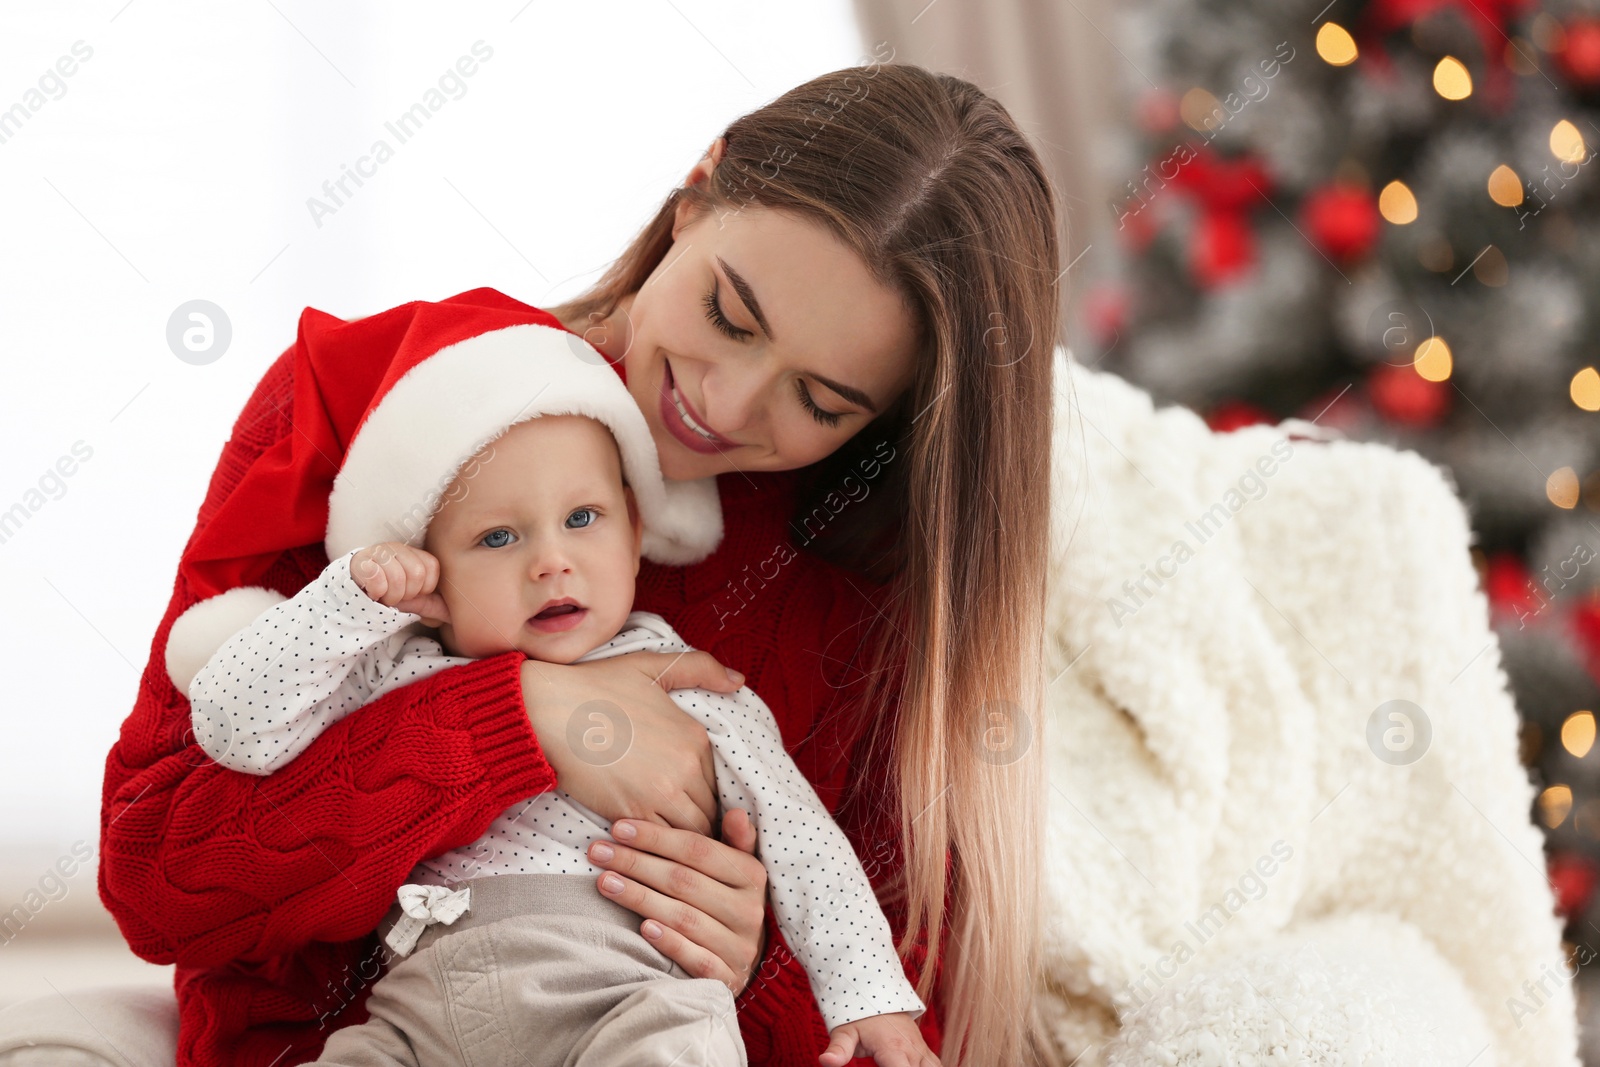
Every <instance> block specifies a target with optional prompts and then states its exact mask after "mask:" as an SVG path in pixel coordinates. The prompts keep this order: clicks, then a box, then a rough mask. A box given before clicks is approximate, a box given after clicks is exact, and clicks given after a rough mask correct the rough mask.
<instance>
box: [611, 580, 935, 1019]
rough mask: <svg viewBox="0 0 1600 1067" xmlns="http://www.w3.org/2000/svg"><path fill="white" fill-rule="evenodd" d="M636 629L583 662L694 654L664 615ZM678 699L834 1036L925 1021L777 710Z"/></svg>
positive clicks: (741, 693) (872, 897)
mask: <svg viewBox="0 0 1600 1067" xmlns="http://www.w3.org/2000/svg"><path fill="white" fill-rule="evenodd" d="M627 627H628V628H627V629H625V630H623V632H622V633H620V634H618V635H617V636H616V638H615V639H613V640H612V641H610V642H608V643H607V644H605V645H603V646H601V647H600V648H599V649H596V650H595V651H593V652H590V653H588V654H587V655H585V656H583V657H582V659H585V660H587V659H591V658H594V659H598V658H600V656H601V655H602V654H604V655H607V656H620V655H623V654H625V653H628V652H639V651H649V652H687V651H690V646H689V645H687V644H685V643H684V641H683V639H682V638H681V637H679V636H678V634H677V632H676V631H674V630H673V629H672V627H671V626H669V625H668V624H667V622H666V620H665V619H663V618H662V617H661V616H659V615H656V614H653V613H651V612H644V611H636V612H634V613H633V614H631V615H629V616H628V622H627ZM670 695H671V697H672V698H673V700H674V701H675V702H676V703H677V704H678V706H679V707H681V708H683V710H684V711H686V712H688V713H689V714H690V715H693V716H694V717H695V718H696V719H698V720H699V721H700V723H701V724H702V725H703V726H705V728H706V733H707V734H708V735H709V736H710V739H711V751H712V756H713V762H714V763H715V765H716V774H717V799H718V803H719V805H720V807H721V809H722V810H724V811H725V810H727V809H730V808H743V809H744V810H745V811H746V812H748V813H749V814H750V817H751V822H752V823H753V824H754V825H755V828H756V855H758V856H759V857H760V858H761V862H762V865H763V866H765V867H766V869H767V883H768V886H769V893H770V895H771V899H772V912H773V916H774V918H776V920H777V923H778V927H779V929H781V930H782V931H783V936H784V939H785V940H786V941H788V943H789V947H790V948H791V949H793V950H794V954H795V956H796V957H797V958H798V959H799V960H800V964H801V966H803V967H804V968H805V969H806V976H807V977H808V978H809V979H810V981H811V991H812V992H813V993H814V994H815V995H816V998H817V1005H818V1007H820V1008H821V1010H822V1018H823V1022H824V1023H826V1024H827V1027H828V1029H829V1030H832V1029H833V1028H834V1027H836V1026H841V1025H843V1024H844V1023H847V1022H854V1021H855V1020H857V1019H864V1018H866V1017H868V1016H870V1015H882V1014H884V1013H887V1012H897V1011H904V1012H909V1013H911V1016H912V1018H916V1017H918V1016H920V1015H921V1014H922V1013H923V1011H924V1010H925V1005H924V1004H923V1003H922V1000H921V998H920V997H918V996H917V994H916V990H915V989H914V988H913V987H912V985H911V983H910V982H909V981H908V980H907V979H906V976H905V970H904V968H903V967H902V965H901V963H900V959H899V957H898V956H897V955H896V954H895V950H894V935H893V933H892V931H890V929H889V922H888V920H887V919H885V918H884V917H883V912H882V910H881V909H880V908H879V907H878V898H877V895H876V894H875V893H874V892H873V890H872V883H871V882H870V881H869V880H868V879H867V873H866V870H865V869H864V868H863V867H862V866H861V861H860V859H859V858H857V856H856V854H855V850H854V849H853V848H851V846H850V839H849V838H847V837H845V835H844V831H843V830H841V829H839V825H838V823H836V822H834V820H833V816H831V815H830V814H828V809H827V808H826V807H825V806H824V805H823V803H822V800H821V799H820V798H819V797H818V796H817V792H816V790H815V789H813V788H812V787H811V783H810V782H809V781H807V780H806V776H805V775H804V774H802V773H800V768H799V767H797V766H796V765H795V762H794V760H793V759H792V758H790V756H789V753H788V750H787V749H785V748H784V747H783V737H782V735H781V734H780V733H779V731H778V722H777V720H776V719H775V718H773V715H772V709H770V708H768V707H767V705H766V703H765V702H764V701H763V700H762V699H761V698H760V697H758V696H756V694H755V693H754V692H753V691H752V690H751V689H750V688H749V687H748V686H740V687H739V688H738V689H737V690H735V691H734V692H733V693H717V692H713V691H712V690H709V689H674V690H671V692H670Z"/></svg>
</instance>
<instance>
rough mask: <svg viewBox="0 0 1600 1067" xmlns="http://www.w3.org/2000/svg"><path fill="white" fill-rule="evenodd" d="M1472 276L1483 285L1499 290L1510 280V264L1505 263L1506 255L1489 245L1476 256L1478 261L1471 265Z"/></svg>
mask: <svg viewBox="0 0 1600 1067" xmlns="http://www.w3.org/2000/svg"><path fill="white" fill-rule="evenodd" d="M1472 276H1473V277H1474V278H1476V279H1478V281H1480V282H1482V283H1483V284H1484V285H1488V286H1493V287H1495V288H1499V287H1500V286H1502V285H1504V284H1505V283H1506V282H1508V281H1510V280H1511V264H1509V263H1507V262H1506V254H1505V253H1504V252H1502V251H1500V250H1499V249H1498V248H1496V247H1495V246H1494V245H1490V246H1489V247H1487V248H1485V249H1484V250H1483V251H1482V252H1480V253H1479V254H1478V259H1477V261H1476V262H1475V263H1473V264H1472Z"/></svg>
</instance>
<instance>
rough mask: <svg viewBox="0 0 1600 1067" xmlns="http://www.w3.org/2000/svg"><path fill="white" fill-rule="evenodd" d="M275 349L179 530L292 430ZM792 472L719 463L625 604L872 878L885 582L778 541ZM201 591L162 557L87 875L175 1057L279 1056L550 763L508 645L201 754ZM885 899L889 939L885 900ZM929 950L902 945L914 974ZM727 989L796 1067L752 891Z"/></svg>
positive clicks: (344, 1015)
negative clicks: (730, 689)
mask: <svg viewBox="0 0 1600 1067" xmlns="http://www.w3.org/2000/svg"><path fill="white" fill-rule="evenodd" d="M474 298H475V299H480V300H482V299H492V300H494V301H496V302H497V303H498V302H505V303H506V304H508V305H514V306H519V307H526V306H527V305H519V304H517V302H515V301H512V300H511V299H510V298H509V297H505V296H504V295H503V294H500V293H495V292H493V291H492V290H474V291H473V292H472V293H467V294H461V296H459V297H453V298H451V299H452V301H459V300H463V299H474ZM530 310H532V309H530ZM307 314H308V315H309V314H313V312H311V311H310V309H308V312H307ZM302 327H303V328H302V337H301V340H300V341H297V344H302V343H304V338H305V331H304V322H303V323H302ZM386 328H388V327H386V326H384V325H383V323H382V316H375V317H372V318H369V319H361V320H356V321H354V322H351V323H349V324H348V325H346V326H343V327H336V329H337V330H338V331H341V332H343V331H348V336H349V339H350V342H351V344H364V345H369V346H370V345H371V343H372V338H371V337H370V336H367V335H366V333H367V331H369V330H378V329H386ZM319 343H322V344H326V343H327V340H326V337H324V338H323V339H322V340H321V341H320V342H319ZM294 354H295V349H294V347H291V348H290V349H289V350H288V351H287V352H285V353H284V354H283V356H281V357H280V358H279V359H278V360H277V361H276V362H274V363H273V364H272V366H271V367H270V368H269V369H268V370H267V372H266V374H265V375H264V376H263V378H262V380H261V382H260V384H259V385H258V386H257V387H256V390H255V392H254V393H253V394H252V396H251V397H250V400H249V402H248V403H247V404H246V405H245V408H244V411H243V412H242V413H241V414H240V416H239V418H238V420H237V422H236V423H235V425H234V428H233V434H232V436H231V438H230V439H229V441H228V442H227V444H226V445H225V446H224V447H223V450H222V456H221V459H220V461H219V462H218V464H217V468H216V471H215V473H214V474H213V476H212V479H211V484H210V487H209V489H208V490H207V493H206V498H205V501H204V503H203V504H202V505H201V508H200V513H199V518H198V521H197V523H196V531H197V532H198V531H199V530H200V529H201V528H203V527H204V525H205V524H206V522H207V521H208V519H209V518H210V517H211V516H212V515H214V514H215V513H216V512H217V510H218V508H219V507H220V506H221V504H222V502H223V501H224V500H226V498H227V497H228V494H229V493H230V492H231V491H232V489H233V487H234V486H235V485H237V484H238V482H239V480H240V478H241V477H242V476H243V473H244V471H246V470H247V469H248V468H249V467H250V465H251V464H252V462H254V461H256V460H257V459H258V458H259V457H261V456H262V455H263V453H265V452H267V451H268V450H269V449H270V448H271V446H272V445H273V444H274V442H277V441H280V440H281V439H282V438H284V437H285V436H286V435H288V434H290V433H291V432H294V431H293V430H292V429H291V425H290V418H289V414H288V413H289V412H290V411H291V410H292V397H293V392H294V382H293V380H292V379H293V373H292V372H293V366H294V360H293V358H292V357H293V356H294ZM796 481H797V478H796V472H779V473H754V474H728V475H722V476H720V477H719V478H718V487H719V490H720V493H721V498H722V507H723V518H724V524H725V529H726V533H725V536H724V539H723V542H722V543H721V545H719V546H718V548H717V550H716V552H715V553H714V554H713V555H712V556H711V557H710V558H709V559H707V560H705V561H703V562H701V563H699V564H695V565H693V566H689V567H667V566H660V565H656V564H653V563H651V562H649V561H645V562H644V564H643V566H642V567H641V569H640V573H639V583H638V593H637V597H636V600H635V607H637V608H638V609H640V610H643V611H653V612H657V613H658V614H660V615H661V616H663V617H664V618H665V619H666V620H667V621H668V622H670V623H671V624H672V626H673V627H674V628H676V629H677V631H678V632H679V633H680V634H681V635H682V636H683V638H684V640H685V641H687V642H688V643H689V644H691V645H693V646H695V647H697V648H702V649H706V650H708V651H710V652H711V653H712V654H714V655H715V656H716V657H717V658H718V659H719V660H721V661H722V662H723V663H725V664H727V665H729V666H732V667H733V668H735V669H737V670H739V671H742V672H744V674H745V678H746V684H748V685H749V686H750V687H751V688H752V689H753V690H754V691H755V692H756V693H758V694H759V695H760V696H761V698H762V699H763V700H765V701H766V702H767V704H768V705H770V706H771V708H772V711H773V714H774V715H775V716H776V717H777V721H778V725H779V727H780V729H781V730H782V732H783V737H784V742H785V746H786V747H787V748H788V750H789V752H790V754H791V755H792V756H793V757H794V760H795V762H796V763H797V764H798V765H799V767H800V769H801V771H802V772H803V773H804V774H805V775H806V776H807V778H809V779H810V781H811V783H812V785H813V786H815V788H816V790H817V793H818V794H819V796H820V797H821V798H822V800H823V802H824V803H825V804H826V805H827V806H828V807H829V809H830V810H831V811H833V812H834V813H835V816H836V817H837V818H838V819H839V822H840V825H841V826H842V827H843V829H844V830H845V833H846V834H847V835H848V836H849V837H850V840H851V842H852V844H853V845H854V846H855V848H856V851H857V854H858V855H859V856H860V857H861V860H862V863H863V864H864V865H865V866H866V868H867V871H868V873H869V874H870V875H871V876H872V878H873V881H874V883H876V884H878V885H880V887H881V886H882V885H883V884H884V882H885V881H886V879H887V877H888V876H889V875H890V874H891V873H892V872H894V871H895V870H897V869H898V867H899V864H900V852H899V849H898V833H899V831H898V828H897V827H896V826H895V825H894V823H893V822H892V820H890V819H888V818H886V812H888V811H889V810H890V805H888V804H887V800H888V797H887V795H886V794H885V793H884V792H883V788H884V787H883V783H886V782H887V781H888V776H887V774H886V773H885V769H884V767H883V765H882V757H881V753H878V752H868V751H867V750H866V746H865V744H863V743H861V738H862V737H863V736H864V734H863V731H862V727H863V725H864V723H865V721H866V720H865V718H864V716H863V715H862V713H861V709H860V708H859V707H858V705H857V702H856V699H857V694H858V690H859V683H860V681H861V667H862V662H863V660H862V656H863V650H862V646H863V644H864V640H863V638H864V634H865V633H866V628H867V624H868V622H869V621H870V620H871V619H872V617H873V616H874V614H875V608H874V603H873V602H874V601H879V602H880V603H881V602H882V601H883V599H885V598H886V596H887V591H886V590H885V589H883V588H880V587H877V586H874V585H872V584H871V583H870V582H869V581H867V580H866V579H865V578H863V577H862V576H860V575H857V574H852V573H848V572H845V571H843V570H840V569H839V568H836V567H833V566H831V565H829V564H827V563H825V562H823V561H822V560H820V559H818V558H816V557H815V556H813V555H811V554H810V553H808V552H806V551H804V550H800V549H793V548H782V547H780V546H785V545H790V544H792V542H791V541H790V539H789V535H788V527H787V523H788V519H789V516H790V514H791V512H792V508H793V502H794V495H795V486H796ZM791 555H792V558H790V557H791ZM784 561H786V562H784ZM326 565H327V557H326V556H325V555H324V553H323V551H322V546H321V545H320V544H312V545H306V546H304V547H302V548H299V549H295V550H292V551H289V552H285V553H283V554H282V555H281V556H280V557H279V558H278V559H277V560H276V562H275V563H274V564H273V566H272V568H271V569H270V570H269V571H268V572H267V573H266V574H265V575H264V576H263V577H262V579H261V581H260V583H259V584H262V585H265V586H269V587H271V588H275V589H278V590H280V591H282V592H284V593H286V594H289V593H292V592H293V591H295V590H297V589H299V588H300V587H302V586H303V585H305V584H306V583H307V582H309V581H311V579H313V578H314V577H316V575H317V574H319V573H320V572H321V571H322V569H323V567H325V566H326ZM196 599H198V598H197V597H196V596H195V594H194V593H192V592H191V591H190V590H189V589H188V588H187V584H186V583H185V582H184V581H183V580H182V578H181V576H180V579H179V581H178V582H177V583H176V586H175V588H174V593H173V598H172V601H171V603H170V604H169V605H168V608H167V612H166V615H165V617H164V618H163V619H162V621H161V624H160V626H159V627H158V628H157V630H156V635H155V639H154V641H153V643H152V648H151V655H150V660H149V663H148V664H147V665H146V667H145V671H144V675H143V677H142V678H141V681H140V686H139V695H138V700H137V703H136V704H135V706H134V709H133V712H132V714H131V715H129V716H128V718H127V720H126V721H125V722H124V723H123V726H122V730H121V734H120V737H119V739H118V741H117V743H116V744H115V745H114V746H113V747H112V749H111V752H110V754H109V755H108V757H107V759H106V773H105V787H104V795H103V804H102V812H101V834H100V836H101V840H100V846H101V851H100V866H99V890H100V897H101V900H102V901H104V903H105V905H106V907H107V909H108V910H110V912H111V914H112V915H113V916H114V917H115V918H116V921H117V924H118V926H119V927H120V928H121V930H122V933H123V936H124V937H125V938H126V939H127V941H128V944H129V945H130V946H131V947H132V949H133V951H134V952H135V953H137V954H138V955H139V956H141V957H143V958H144V959H146V960H149V961H151V962H153V963H163V964H164V963H175V964H176V965H177V969H176V978H175V985H176V988H177V995H178V1006H179V1020H180V1022H179V1041H178V1067H191V1065H192V1067H202V1065H203V1067H212V1065H218V1067H221V1065H228V1067H288V1065H292V1064H298V1063H304V1062H306V1061H308V1060H312V1059H315V1058H316V1056H317V1055H318V1053H319V1052H320V1050H321V1048H322V1045H323V1042H324V1041H326V1039H327V1037H328V1035H329V1034H330V1033H332V1032H333V1031H334V1030H336V1029H338V1028H340V1027H343V1026H348V1025H351V1024H354V1023H359V1022H363V1021H365V1020H366V1018H367V1012H366V1000H367V996H368V994H369V992H370V989H371V986H372V983H373V982H374V981H375V980H376V979H377V977H378V976H379V974H380V971H379V969H378V966H377V963H378V961H379V959H380V958H381V954H380V951H379V945H378V939H377V937H376V935H375V933H374V932H373V931H374V930H375V928H376V926H377V924H378V922H379V920H380V919H381V918H382V917H383V915H384V913H385V912H386V911H387V910H388V908H389V906H390V905H391V904H392V903H393V901H394V893H395V889H396V888H397V887H399V886H400V885H401V884H402V883H403V882H404V881H405V880H406V876H407V874H408V873H409V872H410V870H411V868H412V867H413V866H414V865H415V864H416V862H417V861H418V860H421V859H424V858H426V857H429V856H433V855H436V854H438V853H440V852H443V851H446V850H448V849H451V848H456V847H459V846H462V845H465V844H468V843H470V842H471V841H473V840H475V839H477V837H479V836H480V835H481V834H482V833H483V832H484V831H485V830H486V829H487V828H488V826H489V824H490V823H491V822H492V821H493V820H494V819H495V817H496V816H498V815H499V814H500V813H501V812H502V811H504V810H505V809H506V808H507V807H509V806H511V805H512V804H513V803H516V802H518V801H521V800H525V799H526V798H527V797H529V796H533V795H535V794H537V793H540V792H543V791H544V790H547V789H551V788H553V787H554V786H555V785H556V776H555V772H554V771H553V770H552V769H551V767H550V764H549V763H548V762H547V761H546V760H545V758H544V755H543V753H542V752H541V750H540V748H539V743H538V741H537V739H536V738H535V737H534V734H533V730H532V728H531V726H530V724H529V721H528V717H527V713H526V712H525V710H524V708H523V704H522V689H521V675H520V670H519V664H520V663H521V659H522V657H521V656H520V655H519V654H517V653H514V652H508V653H504V654H502V655H498V656H494V657H491V658H488V659H483V660H478V661H476V662H474V663H471V664H466V665H463V666H459V667H454V668H451V669H450V670H447V671H443V672H440V673H439V674H436V675H432V676H430V677H428V678H425V679H421V680H419V681H416V682H413V683H412V684H410V685H408V686H405V687H403V688H401V689H399V690H396V691H394V692H391V693H389V694H387V695H385V696H383V697H381V698H379V699H378V700H376V701H374V702H373V703H371V704H369V705H367V706H366V707H364V708H362V709H361V711H360V712H359V713H357V714H354V715H351V716H349V717H347V718H345V719H343V720H341V721H340V722H338V723H337V724H335V725H334V726H332V727H330V728H329V729H328V730H327V731H325V732H324V733H323V734H322V735H321V736H320V737H318V738H317V740H316V741H315V742H314V743H313V744H312V745H311V747H310V748H308V749H307V750H306V751H305V752H304V753H303V754H302V755H301V756H299V757H298V758H297V759H295V760H294V761H293V762H292V763H290V764H289V765H288V766H286V767H284V768H282V769H281V770H279V771H277V772H276V773H274V774H272V775H270V776H267V777H256V776H252V775H246V774H240V773H238V772H236V771H231V770H228V769H226V768H223V767H221V766H218V765H217V764H215V763H213V762H212V761H211V760H210V759H208V758H207V757H206V755H205V753H204V752H203V751H202V750H201V748H200V746H199V745H198V744H196V743H194V740H193V735H192V732H191V730H190V727H189V704H188V700H187V699H186V697H185V696H184V695H183V694H182V693H180V692H178V690H177V689H176V687H175V686H174V685H173V684H172V682H171V681H170V679H169V678H168V677H167V672H166V669H165V663H164V654H163V650H164V649H165V647H166V641H167V632H168V630H169V629H170V628H171V625H172V622H173V620H174V619H175V618H176V617H177V616H178V615H180V614H181V613H182V612H183V611H184V610H185V609H186V608H187V607H189V606H190V605H191V604H192V603H194V602H195V600H196ZM863 782H865V783H877V785H876V786H875V787H873V788H871V789H870V790H869V791H867V792H862V791H860V790H859V788H858V791H857V793H855V794H854V795H853V796H851V797H850V798H849V802H848V803H842V802H843V801H844V800H845V799H846V798H845V789H846V786H847V785H848V784H850V783H863ZM885 911H886V913H887V915H888V918H889V922H890V926H891V927H892V929H893V931H894V933H895V936H896V938H898V937H899V936H901V934H902V933H903V931H904V929H905V918H904V915H903V912H902V911H901V910H900V909H897V908H894V907H887V908H886V909H885ZM925 949H926V946H925V945H924V944H919V945H917V946H916V948H915V949H914V950H913V952H912V955H911V959H910V960H908V961H907V963H906V973H907V976H908V977H909V978H911V980H912V981H913V982H914V981H915V980H916V977H917V974H918V972H919V970H920V969H921V967H922V966H924V965H925V964H926V962H927V959H926V957H927V953H926V950H925ZM934 966H935V970H936V977H937V970H938V961H937V960H935V962H934ZM937 999H938V998H937V990H936V991H935V996H934V997H933V998H931V1000H932V1002H931V1003H930V1004H929V1009H928V1011H927V1013H926V1014H925V1015H923V1017H922V1019H921V1026H922V1030H923V1033H924V1035H925V1037H926V1039H927V1041H928V1044H929V1047H930V1048H932V1049H933V1050H935V1051H936V1052H937V1051H938V1050H939V1047H940V1038H941V1032H940V1026H939V1011H938V1003H937ZM738 1008H739V1023H740V1028H741V1030H742V1032H743V1035H744V1040H745V1046H746V1048H747V1050H748V1052H749V1057H750V1062H751V1064H752V1065H761V1064H771V1065H775V1067H776V1065H791V1064H792V1065H795V1067H812V1065H814V1064H815V1063H816V1057H817V1055H818V1054H819V1053H820V1052H821V1051H822V1049H823V1048H825V1047H826V1044H827V1031H826V1029H825V1027H824V1025H823V1022H822V1016H821V1014H820V1013H819V1012H818V1009H817V1004H816V1001H815V999H814V998H813V997H812V994H811V989H810V985H809V984H808V982H807V980H806V975H805V971H804V970H803V969H802V968H801V967H800V965H799V963H798V962H797V961H796V959H795V958H794V956H793V954H792V953H791V952H790V951H789V949H788V946H787V945H786V944H785V942H784V939H783V935H782V933H781V932H780V931H779V929H778V927H777V926H776V924H775V923H774V921H773V916H772V911H771V908H770V906H769V907H768V910H767V951H766V955H765V957H764V958H763V960H762V962H761V964H760V966H759V968H758V970H757V972H756V975H755V977H754V978H753V979H752V981H751V983H750V985H749V987H748V988H747V989H746V990H745V992H744V993H743V994H742V995H741V996H740V997H739V999H738Z"/></svg>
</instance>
